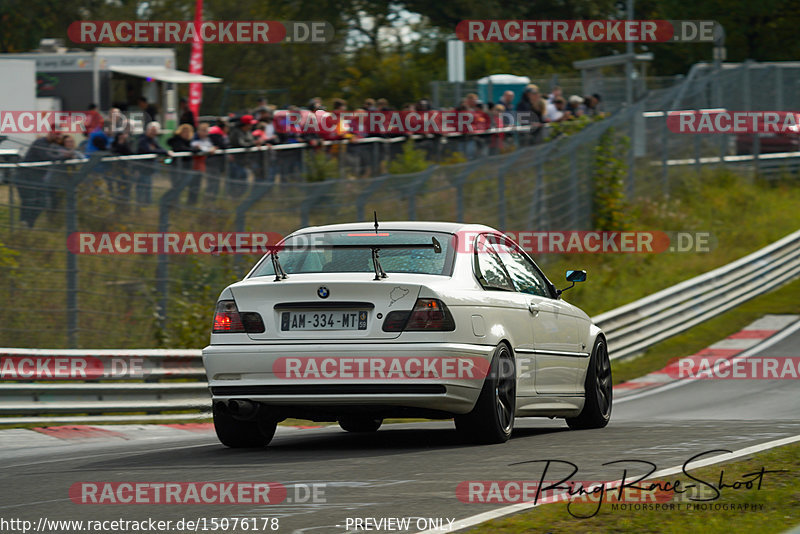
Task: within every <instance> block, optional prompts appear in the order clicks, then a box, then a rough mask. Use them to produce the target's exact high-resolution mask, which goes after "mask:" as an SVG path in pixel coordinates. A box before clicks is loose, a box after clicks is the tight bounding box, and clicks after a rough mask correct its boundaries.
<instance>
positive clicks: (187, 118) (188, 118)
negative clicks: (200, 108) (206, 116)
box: [178, 98, 197, 128]
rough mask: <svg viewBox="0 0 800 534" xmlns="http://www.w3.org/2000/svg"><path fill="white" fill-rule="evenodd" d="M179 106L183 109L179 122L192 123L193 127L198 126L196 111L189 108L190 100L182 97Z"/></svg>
mask: <svg viewBox="0 0 800 534" xmlns="http://www.w3.org/2000/svg"><path fill="white" fill-rule="evenodd" d="M178 106H179V107H180V110H181V117H180V120H179V121H178V123H179V124H190V125H191V126H192V128H194V127H195V126H197V123H196V122H195V117H194V112H192V110H191V109H190V108H189V101H188V100H186V99H185V98H181V99H180V102H179V103H178Z"/></svg>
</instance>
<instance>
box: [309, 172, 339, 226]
mask: <svg viewBox="0 0 800 534" xmlns="http://www.w3.org/2000/svg"><path fill="white" fill-rule="evenodd" d="M335 185H336V182H335V181H333V180H331V181H328V182H318V183H314V184H308V185H307V186H306V187H308V192H307V193H306V198H305V200H303V203H302V204H300V226H301V227H303V228H305V227H306V226H309V217H310V215H311V207H312V205H314V204H316V203H317V201H318V200H319V199H321V198H322V197H324V196H325V195H327V194H328V193H329V192H330V190H331V189H333V188H334V186H335Z"/></svg>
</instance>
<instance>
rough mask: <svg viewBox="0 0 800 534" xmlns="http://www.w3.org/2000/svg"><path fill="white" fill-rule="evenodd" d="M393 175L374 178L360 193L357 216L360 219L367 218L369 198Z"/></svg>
mask: <svg viewBox="0 0 800 534" xmlns="http://www.w3.org/2000/svg"><path fill="white" fill-rule="evenodd" d="M390 177H391V175H390V174H387V175H384V176H378V177H376V178H372V179H370V181H369V185H368V186H367V187H366V188H365V189H364V190H363V191H362V192H361V193H360V194H359V195H358V197H357V198H356V217H358V220H359V221H364V220H366V219H365V218H364V211H365V209H366V205H367V200H369V197H371V196H372V195H373V193H375V191H377V190H378V189H380V187H381V186H382V185H383V184H384V183H385V182H386V181H387V180H388V179H389V178H390Z"/></svg>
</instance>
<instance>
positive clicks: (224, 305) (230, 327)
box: [211, 300, 245, 334]
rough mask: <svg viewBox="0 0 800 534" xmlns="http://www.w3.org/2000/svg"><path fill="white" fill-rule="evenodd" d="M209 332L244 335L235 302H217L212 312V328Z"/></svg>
mask: <svg viewBox="0 0 800 534" xmlns="http://www.w3.org/2000/svg"><path fill="white" fill-rule="evenodd" d="M211 331H212V332H213V333H214V334H222V333H228V334H232V333H237V332H238V333H244V331H245V329H244V325H243V324H242V318H241V316H240V315H239V309H238V308H237V307H236V302H234V301H232V300H221V301H219V302H217V309H216V310H215V312H214V328H213V329H212V330H211Z"/></svg>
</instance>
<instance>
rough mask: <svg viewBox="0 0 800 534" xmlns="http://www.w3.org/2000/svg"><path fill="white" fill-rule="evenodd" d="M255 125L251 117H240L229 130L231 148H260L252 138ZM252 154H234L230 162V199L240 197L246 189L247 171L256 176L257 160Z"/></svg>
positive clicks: (259, 143)
mask: <svg viewBox="0 0 800 534" xmlns="http://www.w3.org/2000/svg"><path fill="white" fill-rule="evenodd" d="M255 124H256V120H255V118H253V116H252V115H242V116H241V117H240V118H239V124H237V125H236V126H234V127H233V128H231V133H230V135H229V136H228V140H229V142H230V146H231V148H252V147H256V146H261V144H262V143H261V141H260V140H258V139H256V138H255V137H253V126H254V125H255ZM252 156H253V155H252V154H247V153H245V154H235V155H234V157H233V160H232V161H231V174H230V180H229V182H228V193H229V194H230V195H231V196H232V197H239V196H242V195H243V194H244V192H245V189H246V188H247V169H248V168H250V169H251V170H252V171H253V174H255V175H256V176H258V174H259V173H258V164H257V160H256V159H255V158H253V157H252Z"/></svg>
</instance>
